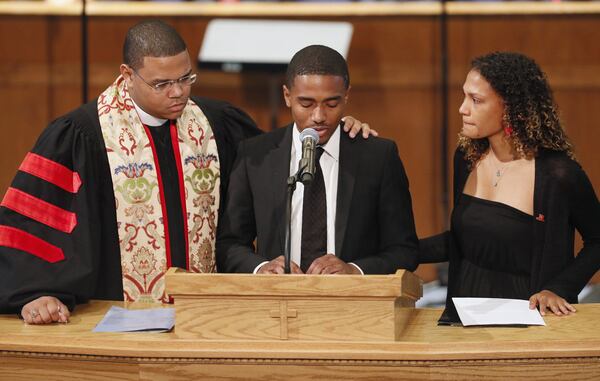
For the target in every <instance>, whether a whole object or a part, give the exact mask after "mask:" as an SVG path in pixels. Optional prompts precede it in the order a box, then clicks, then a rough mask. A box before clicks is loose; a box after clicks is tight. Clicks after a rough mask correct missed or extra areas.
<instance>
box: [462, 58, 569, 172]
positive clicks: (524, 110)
mask: <svg viewBox="0 0 600 381" xmlns="http://www.w3.org/2000/svg"><path fill="white" fill-rule="evenodd" d="M471 69H472V70H475V71H477V72H478V73H479V74H481V76H482V77H483V78H485V80H486V81H487V82H488V83H489V84H490V86H491V87H492V88H493V89H494V91H495V92H496V94H498V95H499V96H500V98H502V100H503V101H504V107H505V110H504V116H503V125H505V126H508V127H510V129H511V130H512V132H511V134H510V135H509V136H508V137H507V139H508V141H509V143H510V144H511V145H512V147H513V149H514V150H515V151H516V152H517V153H518V154H519V155H520V156H521V157H526V158H533V157H535V156H537V154H538V151H539V149H540V148H546V149H550V150H554V151H563V152H566V153H567V155H569V157H571V158H573V159H574V153H573V146H572V144H571V143H570V142H569V139H568V138H567V135H566V134H565V132H564V130H563V128H562V126H561V122H560V119H559V117H558V108H557V106H556V103H555V102H554V98H553V96H552V90H551V89H550V86H549V85H548V81H547V79H546V75H545V74H544V72H542V70H541V69H540V67H539V66H538V65H537V63H536V62H535V61H534V60H533V59H531V58H529V57H527V56H525V55H523V54H519V53H512V52H494V53H490V54H486V55H484V56H481V57H477V58H475V59H474V60H473V61H472V62H471ZM458 146H459V148H460V149H461V150H462V151H463V153H464V155H465V158H466V159H467V161H468V162H469V164H470V165H471V166H473V165H475V163H477V161H478V160H479V159H481V157H482V156H483V155H484V153H485V152H486V151H487V150H488V147H489V142H488V140H487V139H486V138H482V139H471V138H468V137H466V136H462V135H460V136H459V140H458Z"/></svg>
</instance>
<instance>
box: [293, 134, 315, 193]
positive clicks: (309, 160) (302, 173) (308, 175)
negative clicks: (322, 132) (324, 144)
mask: <svg viewBox="0 0 600 381" xmlns="http://www.w3.org/2000/svg"><path fill="white" fill-rule="evenodd" d="M300 141H301V142H302V159H300V164H299V165H298V174H299V176H298V177H299V178H300V182H301V183H302V184H304V185H308V184H310V182H311V181H312V180H313V178H314V177H315V171H316V166H315V149H316V148H317V143H318V142H319V134H318V133H317V131H316V130H315V129H314V128H305V129H304V130H302V132H300Z"/></svg>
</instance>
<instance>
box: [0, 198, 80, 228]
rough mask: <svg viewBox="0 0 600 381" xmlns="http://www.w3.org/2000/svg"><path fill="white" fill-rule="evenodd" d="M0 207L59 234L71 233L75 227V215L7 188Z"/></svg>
mask: <svg viewBox="0 0 600 381" xmlns="http://www.w3.org/2000/svg"><path fill="white" fill-rule="evenodd" d="M0 205H2V206H4V207H6V208H8V209H12V210H14V211H15V212H17V213H19V214H22V215H24V216H27V217H29V218H31V219H32V220H35V221H37V222H40V223H42V224H44V225H47V226H50V227H51V228H54V229H57V230H60V231H61V232H65V233H71V232H72V231H73V229H75V226H77V216H76V215H75V213H73V212H69V211H68V210H64V209H62V208H59V207H58V206H55V205H52V204H50V203H49V202H46V201H44V200H41V199H39V198H37V197H34V196H32V195H30V194H28V193H25V192H23V191H20V190H18V189H15V188H12V187H10V188H8V190H7V191H6V195H5V196H4V199H3V200H2V203H1V204H0Z"/></svg>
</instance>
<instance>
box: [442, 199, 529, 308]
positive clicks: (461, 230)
mask: <svg viewBox="0 0 600 381" xmlns="http://www.w3.org/2000/svg"><path fill="white" fill-rule="evenodd" d="M533 221H534V218H533V216H531V215H529V214H527V213H525V212H522V211H520V210H518V209H515V208H513V207H511V206H508V205H506V204H503V203H500V202H495V201H489V200H484V199H480V198H477V197H473V196H469V195H466V194H463V195H462V196H461V198H460V200H459V203H458V205H457V207H456V208H455V209H454V211H453V213H452V220H451V223H452V230H453V231H454V232H455V237H456V239H457V246H458V249H459V252H460V253H461V255H462V260H461V267H460V276H459V279H458V282H457V287H456V290H455V292H454V295H453V296H463V297H487V298H511V299H529V297H530V296H531V295H529V293H530V284H529V280H530V276H531V256H532V236H533Z"/></svg>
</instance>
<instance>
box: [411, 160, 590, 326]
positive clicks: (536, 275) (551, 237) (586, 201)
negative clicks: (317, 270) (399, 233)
mask: <svg viewBox="0 0 600 381" xmlns="http://www.w3.org/2000/svg"><path fill="white" fill-rule="evenodd" d="M468 176H469V168H468V163H467V161H466V160H465V158H464V156H463V153H462V152H461V151H460V150H458V149H457V150H456V152H455V154H454V187H453V189H454V207H456V205H457V204H458V201H459V199H460V197H461V195H462V194H463V189H464V186H465V183H466V181H467V177H468ZM533 211H534V213H533V215H534V216H535V219H536V221H535V225H534V232H533V255H532V263H531V283H530V294H531V295H533V294H535V293H536V292H539V291H541V290H549V291H552V292H554V293H555V294H557V295H559V296H561V297H563V298H565V299H566V300H567V301H569V302H570V303H577V295H578V294H579V292H580V291H581V289H582V288H583V287H584V286H585V285H586V283H587V282H588V281H589V279H590V278H591V277H592V276H593V275H594V274H595V273H596V271H597V270H598V269H599V268H600V204H599V203H598V198H597V197H596V194H595V193H594V189H593V187H592V184H591V183H590V181H589V179H588V177H587V175H586V174H585V172H584V171H583V169H582V168H581V166H580V165H579V164H578V163H577V162H575V161H574V160H572V159H570V158H569V157H568V156H567V155H566V154H565V153H564V152H556V151H550V150H540V152H539V154H538V155H537V157H536V159H535V185H534V196H533ZM575 229H577V231H578V232H579V233H580V234H581V236H582V238H583V248H582V249H581V251H579V253H578V254H577V256H574V255H573V252H574V238H575ZM419 243H420V252H419V261H420V263H431V262H443V261H447V260H449V261H450V266H449V270H448V271H449V273H448V296H447V298H446V311H445V312H444V314H443V315H442V318H441V319H440V321H441V322H444V321H446V320H448V319H449V321H458V319H457V316H456V311H455V310H454V305H453V303H452V299H451V298H452V295H454V293H455V290H456V287H457V284H456V283H457V279H458V276H459V273H458V272H459V269H460V261H461V257H462V255H461V254H460V253H459V252H458V249H457V247H456V246H455V244H454V237H453V232H452V230H450V231H446V232H445V233H442V234H439V235H436V236H433V237H429V238H425V239H422V240H421V241H420V242H419Z"/></svg>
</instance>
